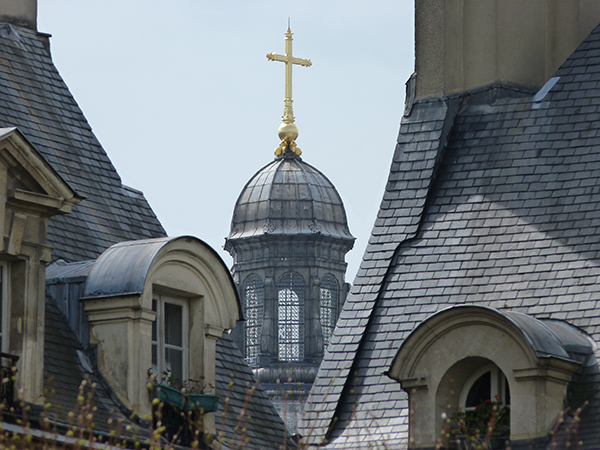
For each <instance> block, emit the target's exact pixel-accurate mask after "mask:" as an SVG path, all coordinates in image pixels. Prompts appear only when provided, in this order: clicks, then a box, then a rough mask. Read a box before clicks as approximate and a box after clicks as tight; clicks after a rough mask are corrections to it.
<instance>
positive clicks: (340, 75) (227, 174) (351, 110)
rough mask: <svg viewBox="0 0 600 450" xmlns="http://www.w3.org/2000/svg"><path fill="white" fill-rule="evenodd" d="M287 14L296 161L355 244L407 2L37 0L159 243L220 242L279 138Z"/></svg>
mask: <svg viewBox="0 0 600 450" xmlns="http://www.w3.org/2000/svg"><path fill="white" fill-rule="evenodd" d="M288 17H289V18H290V19H291V28H292V31H293V33H294V44H293V45H294V56H298V57H300V58H310V59H311V61H312V62H313V65H312V67H310V68H304V67H295V68H294V76H293V78H294V86H293V99H294V113H295V116H296V124H297V126H298V128H299V130H300V136H299V138H298V139H297V144H298V147H300V148H301V149H302V151H303V155H302V157H303V159H304V161H306V162H308V163H309V164H311V165H313V166H315V167H316V168H317V169H319V170H320V171H321V172H323V173H324V174H325V175H326V176H327V177H328V178H329V179H330V180H331V181H332V182H333V184H334V185H335V186H336V187H337V190H338V192H339V193H340V195H341V197H342V199H343V201H344V204H345V206H346V212H347V215H348V222H349V225H350V231H351V232H352V234H353V235H354V236H355V237H356V238H357V241H356V244H355V248H354V250H352V251H351V252H350V253H349V254H348V256H347V261H348V263H349V270H348V274H347V280H348V281H350V282H352V281H353V279H354V274H355V272H356V270H357V269H358V266H359V263H360V259H361V258H362V254H363V252H364V249H365V246H366V244H367V240H368V237H369V235H370V232H371V228H372V226H373V223H374V220H375V217H376V214H377V211H378V208H379V204H380V202H381V198H382V195H383V190H384V188H385V182H386V180H387V175H388V170H389V166H390V163H391V158H392V154H393V150H394V146H395V141H396V136H397V133H398V129H399V123H400V119H401V116H402V110H403V104H404V90H405V82H406V80H407V79H408V77H409V76H410V74H411V73H412V71H413V67H414V63H413V58H414V38H413V22H414V20H413V1H412V0H394V1H383V0H371V1H365V0H355V1H352V0H344V1H342V0H340V1H337V0H335V1H334V0H314V1H311V0H303V1H289V0H278V1H261V0H253V1H247V0H245V1H230V0H212V1H202V0H161V1H158V0H118V1H116V0H39V11H38V29H39V30H40V31H42V32H47V33H50V34H52V38H51V48H52V54H53V58H54V62H55V64H56V66H57V67H58V70H59V71H60V73H61V75H62V76H63V78H64V79H65V81H66V83H67V85H68V86H69V88H70V90H71V92H72V93H73V95H74V96H75V99H76V100H77V102H78V103H79V106H80V107H81V108H82V109H83V112H84V114H85V115H86V117H87V119H88V121H89V123H90V124H91V126H92V128H93V130H94V132H95V134H96V136H97V137H98V139H99V140H100V142H101V143H102V145H103V146H104V149H105V150H106V151H107V152H108V155H109V156H110V158H111V159H112V161H113V164H114V165H115V166H116V168H117V170H118V172H119V174H120V175H121V178H122V180H123V183H124V184H126V185H129V186H132V187H134V188H136V189H139V190H141V191H143V192H144V194H145V195H146V198H147V199H148V201H149V202H150V204H151V206H152V207H153V208H154V211H155V212H156V214H157V216H158V218H159V219H160V221H161V222H162V224H163V226H164V227H165V229H166V230H167V232H168V233H169V235H171V236H177V235H183V234H191V235H194V236H197V237H199V238H200V239H203V240H204V241H206V242H207V243H209V244H210V245H211V246H213V247H214V248H215V249H216V250H217V251H218V252H219V253H220V254H221V256H222V257H223V259H224V260H225V262H226V263H227V264H228V265H231V262H232V260H231V258H230V257H229V255H228V254H227V253H226V252H225V251H224V250H223V244H224V238H225V236H227V234H228V232H229V225H230V222H231V215H232V211H233V207H234V205H235V202H236V200H237V197H238V195H239V194H240V192H241V190H242V189H243V187H244V185H245V184H246V182H247V181H248V180H249V179H250V178H251V177H252V175H253V174H254V173H256V172H257V171H258V170H259V169H260V168H261V167H263V166H264V165H266V164H268V163H269V162H270V161H271V160H272V159H273V157H274V155H273V151H274V149H275V148H276V147H277V146H278V144H279V139H278V137H277V127H278V126H279V124H280V123H281V115H282V113H283V97H284V65H283V64H282V63H278V62H269V61H267V59H266V57H265V54H266V53H268V52H272V51H275V52H277V53H283V52H284V36H283V34H284V32H285V30H286V28H287V21H288Z"/></svg>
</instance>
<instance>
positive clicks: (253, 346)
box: [243, 274, 265, 367]
mask: <svg viewBox="0 0 600 450" xmlns="http://www.w3.org/2000/svg"><path fill="white" fill-rule="evenodd" d="M250 292H251V293H252V295H249V294H250ZM243 293H244V306H245V308H246V322H245V324H244V359H245V360H246V363H247V364H248V365H249V366H250V367H256V366H257V364H258V357H259V355H260V339H261V334H262V333H261V331H262V319H263V314H264V312H263V311H264V300H265V285H264V282H263V280H262V278H261V277H259V276H258V275H257V274H251V275H250V276H248V277H247V278H246V281H245V283H244V291H243Z"/></svg>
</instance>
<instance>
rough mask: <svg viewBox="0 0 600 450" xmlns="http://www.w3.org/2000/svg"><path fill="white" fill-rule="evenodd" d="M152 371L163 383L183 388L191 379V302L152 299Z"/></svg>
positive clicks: (162, 298)
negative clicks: (189, 304) (188, 312)
mask: <svg viewBox="0 0 600 450" xmlns="http://www.w3.org/2000/svg"><path fill="white" fill-rule="evenodd" d="M152 310H153V311H154V312H156V320H155V321H154V322H153V323H152V371H153V372H154V374H155V375H156V377H157V378H158V380H160V381H162V382H163V383H166V384H169V385H170V386H173V387H180V386H181V385H182V384H183V383H184V382H185V381H186V380H187V379H189V376H188V358H189V354H188V343H187V334H188V333H187V328H188V327H187V323H188V319H187V317H188V314H187V303H185V302H183V301H181V300H178V299H176V298H172V297H167V296H164V295H158V296H156V297H155V298H154V300H152Z"/></svg>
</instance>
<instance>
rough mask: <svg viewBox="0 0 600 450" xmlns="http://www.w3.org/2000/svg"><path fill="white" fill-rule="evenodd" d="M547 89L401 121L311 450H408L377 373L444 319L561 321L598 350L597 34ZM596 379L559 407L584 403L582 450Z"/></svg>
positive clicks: (441, 104)
mask: <svg viewBox="0 0 600 450" xmlns="http://www.w3.org/2000/svg"><path fill="white" fill-rule="evenodd" d="M555 76H556V77H559V79H558V80H557V81H556V84H554V86H552V87H551V89H549V91H548V92H547V94H546V95H545V96H542V95H540V96H537V97H536V98H535V99H534V98H533V96H532V95H533V93H528V92H527V91H525V90H523V91H522V92H521V93H520V96H519V92H518V90H514V89H513V90H512V93H511V95H502V92H503V90H504V92H510V91H511V89H512V88H510V87H502V86H495V87H492V88H490V89H489V90H488V91H484V92H481V93H479V94H476V93H465V94H462V95H460V96H456V97H453V98H437V99H429V100H423V101H420V102H419V103H416V104H415V105H414V107H413V109H412V111H411V113H410V115H409V116H408V117H405V118H404V119H403V121H402V124H401V127H400V133H399V136H398V145H397V147H396V151H395V153H394V157H393V161H392V166H391V170H390V175H389V178H388V183H387V186H386V191H385V193H384V197H383V201H382V204H381V208H380V212H379V215H378V218H377V221H376V223H375V226H374V228H373V231H372V236H371V240H370V243H369V246H368V248H367V250H366V252H365V254H364V257H363V262H362V264H361V268H360V270H359V272H358V274H357V277H356V280H355V283H354V288H353V290H352V293H351V295H350V296H349V298H348V300H347V301H346V304H345V305H344V309H343V311H342V313H341V316H340V320H339V322H338V325H337V328H336V331H335V333H334V335H333V337H332V339H331V343H330V344H329V347H328V349H327V354H326V355H325V358H324V361H323V363H322V365H321V368H320V371H319V375H318V377H317V380H316V382H315V385H314V387H313V390H312V392H311V396H310V398H309V402H308V405H309V406H308V408H307V409H308V414H306V415H305V421H306V422H305V426H306V428H305V433H307V431H306V430H308V429H310V430H311V438H310V440H311V442H312V443H313V444H316V443H322V442H324V440H325V439H327V447H328V448H348V447H349V446H350V445H351V444H350V443H352V445H356V443H361V445H364V446H367V445H368V444H371V445H381V444H383V443H385V444H387V445H389V446H391V447H393V448H405V447H407V431H408V410H407V397H406V394H405V393H404V392H402V391H401V390H400V387H399V385H398V383H396V382H394V381H392V380H390V379H389V378H388V377H387V376H386V375H384V372H385V371H387V370H388V369H389V366H390V363H391V361H392V359H393V357H394V355H395V354H396V352H397V350H398V348H399V347H400V345H401V344H402V342H403V341H404V339H405V338H406V336H407V335H408V334H409V333H410V332H411V330H413V329H414V328H415V327H416V326H417V325H418V324H419V323H421V322H422V321H423V320H425V319H426V318H427V317H429V316H430V315H432V314H434V313H435V312H436V311H439V310H441V309H443V308H446V307H448V306H451V305H460V304H477V305H482V306H489V307H492V308H495V309H498V310H500V311H505V310H506V311H514V312H519V313H525V314H528V315H531V316H533V317H535V318H538V319H551V320H555V321H565V322H568V323H569V324H571V325H573V326H575V327H577V328H579V329H581V330H583V331H584V332H585V333H587V334H589V335H590V336H591V337H592V339H594V340H595V341H596V342H598V340H599V339H600V305H599V304H598V300H599V299H600V264H599V263H600V261H599V256H600V253H599V252H600V233H599V231H600V195H599V192H600V188H599V186H600V127H599V126H598V124H599V123H600V28H596V29H595V30H594V31H593V32H592V33H591V34H590V36H589V37H588V38H587V39H586V40H585V41H584V42H583V43H582V44H581V45H580V46H579V47H578V49H577V50H576V51H575V52H574V53H573V54H572V55H571V57H570V58H569V59H568V60H567V61H566V62H565V63H564V64H563V65H562V66H561V68H560V69H559V70H558V71H557V73H556V74H555ZM596 356H599V355H596ZM590 361H591V362H590ZM594 361H595V360H594ZM599 372H600V371H599V370H598V366H597V364H596V363H595V362H593V361H592V360H589V361H587V362H586V363H585V364H584V367H583V368H582V369H581V371H580V373H579V375H578V376H577V377H576V378H575V379H574V381H573V382H572V385H573V390H572V396H571V397H570V406H572V407H574V408H577V407H579V406H581V405H582V403H583V402H584V401H585V400H588V401H589V402H590V403H589V406H588V407H587V408H586V410H585V412H584V414H583V416H582V417H583V421H582V423H581V425H580V439H581V440H582V441H583V443H584V447H585V448H597V447H598V445H600V432H598V431H597V430H598V428H597V426H596V424H597V423H598V421H599V420H600V373H599ZM351 391H352V392H354V394H350V392H351ZM352 415H353V418H351V416H352ZM365 430H368V432H365ZM535 445H539V446H542V447H543V446H544V445H545V443H544V442H543V441H540V442H538V443H536V444H535Z"/></svg>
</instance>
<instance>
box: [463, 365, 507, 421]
mask: <svg viewBox="0 0 600 450" xmlns="http://www.w3.org/2000/svg"><path fill="white" fill-rule="evenodd" d="M486 401H495V402H498V401H499V402H501V403H502V404H503V405H505V406H510V387H509V385H508V381H507V379H506V377H505V376H504V373H502V371H501V370H500V369H499V368H498V366H496V365H494V364H486V365H485V366H483V367H481V368H479V369H478V370H476V371H475V372H473V374H472V375H471V376H470V377H469V378H468V379H467V381H466V382H465V386H464V388H463V390H462V392H461V395H460V400H459V404H460V405H461V406H462V407H463V408H464V411H465V412H466V413H469V412H471V411H474V410H475V409H476V408H477V406H479V405H480V404H481V403H484V402H486Z"/></svg>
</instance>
